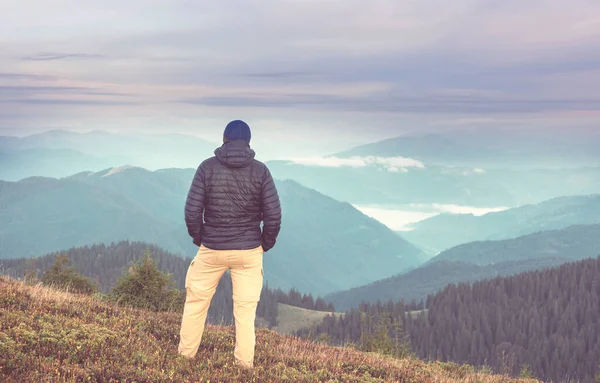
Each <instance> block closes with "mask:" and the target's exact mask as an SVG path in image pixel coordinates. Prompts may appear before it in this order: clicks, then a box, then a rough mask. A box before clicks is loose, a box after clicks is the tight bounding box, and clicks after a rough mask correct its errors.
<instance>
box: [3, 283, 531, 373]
mask: <svg viewBox="0 0 600 383" xmlns="http://www.w3.org/2000/svg"><path fill="white" fill-rule="evenodd" d="M180 318H181V317H180V315H177V314H169V313H158V314H157V313H151V312H146V311H141V310H133V309H128V308H123V307H119V306H116V305H114V304H109V303H106V302H102V301H99V300H97V299H94V298H91V297H82V296H76V295H72V294H68V293H65V292H60V291H56V290H52V289H49V288H46V287H42V286H40V285H36V286H33V287H32V286H28V285H25V284H23V283H21V282H19V281H15V280H11V279H8V278H6V277H0V375H2V376H3V378H4V379H5V380H4V381H6V382H25V381H26V382H48V381H52V382H76V381H77V382H79V381H86V382H88V381H90V382H134V381H135V382H138V383H140V382H206V381H209V380H210V382H415V383H416V382H424V383H425V382H473V383H475V382H481V383H487V382H489V383H492V382H517V380H514V379H509V378H505V377H502V376H490V375H485V374H477V373H474V372H473V371H472V369H471V368H470V367H468V366H462V367H461V366H458V365H454V364H446V363H438V362H434V363H425V362H422V361H419V360H412V359H405V360H395V359H390V358H386V357H382V356H379V355H375V354H365V353H361V352H358V351H355V350H353V349H350V348H338V347H329V346H325V345H319V344H314V343H309V342H306V341H303V340H299V339H296V338H292V337H286V336H283V335H280V334H277V333H275V332H272V331H268V330H259V331H258V332H257V337H258V339H257V352H256V360H255V361H256V368H255V369H254V371H245V370H242V369H239V368H237V367H235V366H234V365H233V355H232V354H233V348H234V332H233V329H232V328H227V327H214V326H209V327H208V328H207V332H206V334H205V337H204V340H203V343H202V345H201V346H200V351H199V354H198V356H197V357H196V359H195V360H186V359H184V358H181V357H178V356H177V342H178V331H179V324H180ZM523 382H525V381H524V380H523ZM531 382H535V381H531Z"/></svg>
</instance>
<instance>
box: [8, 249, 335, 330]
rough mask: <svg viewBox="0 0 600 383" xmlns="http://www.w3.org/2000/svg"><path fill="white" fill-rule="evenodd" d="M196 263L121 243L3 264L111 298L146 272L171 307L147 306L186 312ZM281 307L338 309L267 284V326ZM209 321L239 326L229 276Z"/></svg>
mask: <svg viewBox="0 0 600 383" xmlns="http://www.w3.org/2000/svg"><path fill="white" fill-rule="evenodd" d="M191 260H192V258H183V257H180V256H177V255H174V254H171V253H169V252H167V251H165V250H163V249H161V248H160V247H157V246H154V245H150V244H147V243H144V242H130V241H121V242H118V243H111V244H108V245H106V244H98V245H92V246H83V247H75V248H71V249H68V250H65V251H60V252H56V253H51V254H48V255H46V256H43V257H39V258H20V259H6V260H0V272H2V273H3V274H6V275H9V276H12V277H15V278H22V277H25V278H26V279H32V280H38V279H41V280H42V282H44V281H45V282H46V283H48V284H52V285H57V284H59V283H58V282H59V281H62V282H64V283H65V284H66V285H68V286H69V287H70V289H71V291H73V290H79V292H83V293H94V292H98V293H99V294H100V295H101V296H105V297H108V296H111V295H112V296H115V294H116V293H119V294H120V295H123V291H125V290H126V289H125V287H124V286H128V285H127V283H129V284H131V285H133V284H134V283H133V282H132V281H131V278H135V276H136V275H140V274H139V273H146V274H145V275H146V279H144V278H141V277H140V278H141V279H140V278H138V279H140V280H141V281H137V282H135V283H138V287H139V284H140V283H146V284H148V283H152V284H153V285H152V286H153V289H154V290H152V289H149V291H155V292H156V293H155V294H154V298H156V297H161V299H162V300H163V301H164V302H163V303H164V304H165V305H166V306H164V305H162V304H159V302H158V301H156V299H151V297H150V296H148V297H147V298H148V299H147V300H150V301H152V302H153V303H152V304H150V305H146V308H150V309H153V308H156V309H159V310H166V309H167V308H168V309H169V310H172V311H179V310H182V307H183V302H184V299H185V294H184V291H183V289H184V286H185V275H186V273H187V269H188V267H189V264H190V262H191ZM148 279H149V280H148ZM134 280H135V279H134ZM127 281H128V282H127ZM124 283H125V285H124ZM82 286H85V287H82ZM124 289H125V290H124ZM157 289H158V290H157ZM147 290H148V289H147ZM162 290H164V291H170V292H169V293H168V294H167V295H163V293H160V294H159V293H158V292H157V291H162ZM171 291H172V292H171ZM176 292H179V295H178V294H177V293H176ZM135 295H136V294H131V295H130V296H129V298H127V299H125V298H123V297H121V303H129V304H133V305H138V306H140V305H142V303H140V302H137V303H136V299H135V297H134V296H135ZM146 303H147V302H146ZM279 303H283V304H288V305H292V306H297V307H301V308H305V309H309V310H318V311H327V312H333V311H334V307H333V305H332V304H327V303H325V301H324V300H323V299H322V298H320V297H317V298H315V297H313V296H312V294H302V293H300V292H299V291H297V290H296V289H290V290H289V291H283V290H281V289H273V288H270V287H269V286H268V284H267V285H265V286H264V287H263V289H262V292H261V297H260V302H259V305H258V309H257V317H259V318H262V319H263V320H264V321H263V322H261V323H265V324H266V326H267V327H273V326H276V325H277V315H278V304H279ZM208 321H209V323H212V324H222V325H232V324H233V300H232V284H231V277H230V275H229V273H226V274H225V275H224V276H223V278H222V279H221V281H220V282H219V285H218V287H217V290H216V292H215V295H214V297H213V300H212V302H211V305H210V308H209V311H208Z"/></svg>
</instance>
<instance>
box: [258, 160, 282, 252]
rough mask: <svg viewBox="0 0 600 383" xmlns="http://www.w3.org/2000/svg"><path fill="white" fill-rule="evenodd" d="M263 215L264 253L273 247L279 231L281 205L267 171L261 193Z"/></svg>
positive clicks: (269, 173) (271, 178)
mask: <svg viewBox="0 0 600 383" xmlns="http://www.w3.org/2000/svg"><path fill="white" fill-rule="evenodd" d="M261 204H262V215H263V233H262V247H263V250H264V251H265V252H267V251H269V250H271V249H272V248H273V246H275V242H276V241H277V236H278V235H279V230H280V229H281V204H280V203H279V194H278V193H277V188H276V187H275V182H273V177H272V176H271V172H270V171H269V170H268V169H267V171H266V174H265V180H264V181H263V185H262V191H261Z"/></svg>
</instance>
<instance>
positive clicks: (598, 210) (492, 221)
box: [403, 194, 600, 251]
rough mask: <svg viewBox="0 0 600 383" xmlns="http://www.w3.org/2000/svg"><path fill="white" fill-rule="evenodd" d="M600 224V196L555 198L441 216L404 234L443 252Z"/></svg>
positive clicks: (427, 246) (419, 243)
mask: <svg viewBox="0 0 600 383" xmlns="http://www.w3.org/2000/svg"><path fill="white" fill-rule="evenodd" d="M598 223H600V195H598V194H595V195H589V196H572V197H560V198H554V199H551V200H548V201H545V202H541V203H539V204H534V205H525V206H521V207H517V208H513V209H508V210H504V211H501V212H496V213H488V214H485V215H483V216H474V215H470V214H469V215H467V214H462V215H461V214H441V215H438V216H435V217H432V218H428V219H426V220H424V221H421V222H418V223H415V224H412V225H411V227H412V229H413V230H412V231H407V232H404V233H403V236H404V237H405V238H407V239H408V240H409V241H411V242H413V243H415V244H417V245H420V246H423V247H425V248H434V249H437V250H438V251H443V250H445V249H449V248H451V247H454V246H457V245H460V244H464V243H469V242H474V241H484V240H499V239H508V238H517V237H519V236H523V235H527V234H532V233H536V232H541V231H549V230H559V229H564V228H566V227H569V226H572V225H588V224H598Z"/></svg>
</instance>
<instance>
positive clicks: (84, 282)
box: [41, 255, 98, 295]
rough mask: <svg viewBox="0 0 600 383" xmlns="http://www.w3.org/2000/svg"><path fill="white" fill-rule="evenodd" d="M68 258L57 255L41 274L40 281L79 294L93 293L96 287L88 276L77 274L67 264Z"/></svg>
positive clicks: (96, 289)
mask: <svg viewBox="0 0 600 383" xmlns="http://www.w3.org/2000/svg"><path fill="white" fill-rule="evenodd" d="M68 263H69V258H68V257H67V256H66V255H57V256H56V258H55V261H54V264H53V265H52V267H50V268H49V269H48V270H46V271H45V272H44V274H43V275H42V279H41V281H42V283H43V284H45V285H47V286H52V287H54V288H58V289H61V290H68V291H71V292H74V293H79V294H88V295H89V294H94V293H95V292H97V291H98V287H97V286H96V285H95V284H94V283H93V282H92V281H91V280H90V279H88V278H86V277H84V276H83V275H81V274H79V273H78V272H77V271H75V269H74V268H73V267H71V266H67V264H68Z"/></svg>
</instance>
